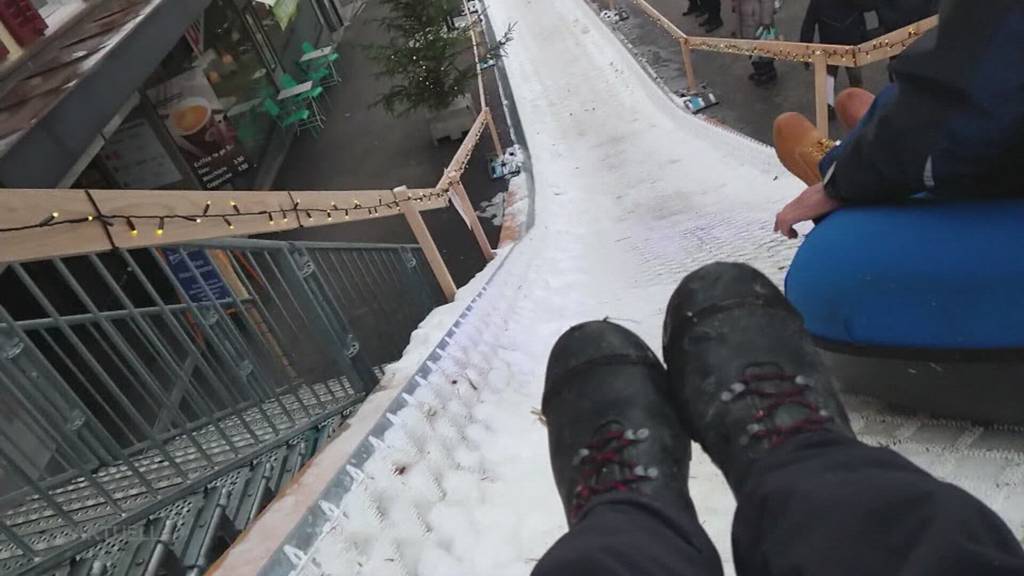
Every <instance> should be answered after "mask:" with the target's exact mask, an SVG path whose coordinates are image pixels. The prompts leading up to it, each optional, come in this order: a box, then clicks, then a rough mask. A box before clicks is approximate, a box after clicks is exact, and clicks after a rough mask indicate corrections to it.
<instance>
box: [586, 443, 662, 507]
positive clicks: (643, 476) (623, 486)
mask: <svg viewBox="0 0 1024 576" xmlns="http://www.w3.org/2000/svg"><path fill="white" fill-rule="evenodd" d="M649 437H650V431H649V430H648V429H647V428H641V429H639V430H632V429H627V430H616V431H612V432H608V433H607V434H604V435H602V436H600V437H598V438H596V439H594V440H593V441H592V442H590V443H589V444H587V445H586V447H584V448H582V449H581V450H580V451H579V452H577V453H576V457H575V458H574V459H573V465H574V466H576V467H577V468H579V469H580V482H579V484H578V485H577V486H576V491H575V493H574V494H573V504H572V509H571V511H570V514H569V516H570V518H571V519H572V520H573V521H576V519H577V518H578V517H579V515H580V513H582V512H583V509H584V508H586V506H587V504H588V503H589V502H590V501H591V500H592V499H593V498H594V497H596V496H600V495H601V494H608V493H610V492H626V491H629V490H633V489H634V488H635V486H636V485H637V484H638V483H640V482H643V481H647V480H653V479H655V478H657V477H658V469H657V468H655V467H653V466H652V467H644V466H642V465H640V464H638V463H637V462H635V461H633V460H631V459H629V458H627V457H626V454H625V451H626V449H627V448H629V447H630V446H634V445H636V444H639V443H641V442H645V441H647V439H648V438H649ZM606 472H609V473H608V474H606Z"/></svg>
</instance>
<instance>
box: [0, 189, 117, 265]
mask: <svg viewBox="0 0 1024 576" xmlns="http://www.w3.org/2000/svg"><path fill="white" fill-rule="evenodd" d="M53 212H57V213H58V214H59V217H58V220H73V219H79V218H87V217H89V216H93V215H95V214H96V210H95V209H94V208H93V206H92V203H91V202H89V197H88V196H87V195H86V194H85V192H84V191H82V190H0V228H14V227H19V226H31V225H33V224H38V223H40V222H41V221H43V220H44V219H46V218H48V217H49V216H50V215H51V213H53ZM104 228H106V226H105V225H104V224H103V223H102V222H100V221H99V220H93V221H92V222H84V223H82V224H68V225H61V226H52V227H48V228H34V229H30V230H24V231H20V232H0V262H20V261H24V260H33V259H38V258H44V257H47V256H51V255H57V256H71V255H76V254H88V253H90V252H101V251H106V250H110V249H112V248H113V247H114V246H113V244H111V241H110V239H109V238H108V237H107V233H106V232H105V231H104Z"/></svg>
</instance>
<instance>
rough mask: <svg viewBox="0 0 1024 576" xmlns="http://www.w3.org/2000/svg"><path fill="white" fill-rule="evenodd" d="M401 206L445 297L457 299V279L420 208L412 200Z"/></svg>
mask: <svg viewBox="0 0 1024 576" xmlns="http://www.w3.org/2000/svg"><path fill="white" fill-rule="evenodd" d="M395 193H396V194H401V193H402V190H401V189H400V188H399V189H396V190H395ZM401 206H402V214H403V215H405V220H406V222H408V223H409V228H411V229H412V233H413V236H415V237H416V242H418V243H419V245H420V248H422V249H423V254H424V256H426V258H427V264H429V265H430V269H431V270H432V271H433V272H434V277H435V278H437V283H438V284H440V285H441V291H442V292H444V297H445V298H446V299H447V300H448V301H449V302H451V301H453V300H455V292H456V290H457V289H456V287H455V281H454V280H452V275H451V273H450V272H448V266H447V265H445V263H444V259H443V258H441V252H440V251H439V250H438V249H437V244H435V243H434V238H433V237H431V235H430V230H428V229H427V225H426V223H424V222H423V217H422V216H420V212H419V210H417V209H416V205H415V204H413V203H410V202H406V203H403V204H402V205H401Z"/></svg>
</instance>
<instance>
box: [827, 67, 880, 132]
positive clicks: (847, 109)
mask: <svg viewBox="0 0 1024 576" xmlns="http://www.w3.org/2000/svg"><path fill="white" fill-rule="evenodd" d="M847 70H849V71H851V72H852V71H853V70H854V69H853V68H847ZM859 72H860V71H859V70H858V74H859ZM850 84H853V77H852V76H851V77H850ZM874 102H875V95H874V94H872V93H871V92H868V91H867V90H864V89H863V88H847V89H846V90H843V91H842V92H840V93H839V96H838V97H837V98H836V112H837V113H838V114H839V121H840V122H841V123H842V125H843V128H845V129H846V130H853V129H854V128H855V127H856V126H857V124H860V121H861V118H863V117H864V115H865V114H867V112H868V110H869V109H870V108H871V105H872V104H874Z"/></svg>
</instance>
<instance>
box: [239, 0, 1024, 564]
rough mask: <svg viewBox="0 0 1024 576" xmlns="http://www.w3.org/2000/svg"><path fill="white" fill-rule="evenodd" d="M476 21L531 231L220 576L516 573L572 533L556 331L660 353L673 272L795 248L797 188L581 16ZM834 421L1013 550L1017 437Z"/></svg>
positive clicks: (559, 9) (767, 264)
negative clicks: (531, 207)
mask: <svg viewBox="0 0 1024 576" xmlns="http://www.w3.org/2000/svg"><path fill="white" fill-rule="evenodd" d="M487 8H488V13H487V14H488V17H489V18H490V19H491V20H492V23H493V26H494V28H495V29H504V28H505V27H506V25H507V24H509V23H511V22H517V27H516V32H517V33H516V39H515V41H514V42H513V44H512V45H511V46H510V55H509V57H508V58H507V60H506V61H505V65H506V68H507V72H508V76H509V79H510V83H511V85H512V88H513V90H514V92H515V98H516V101H517V105H518V108H519V112H520V115H521V117H522V123H523V126H524V130H525V132H526V133H525V135H524V136H525V139H526V141H527V144H528V146H529V150H530V157H531V161H530V162H531V167H532V171H533V177H534V183H535V191H536V224H535V226H534V228H533V229H532V231H531V232H530V233H529V234H528V235H527V236H526V237H525V238H524V239H523V240H522V241H521V242H520V243H519V244H518V245H517V246H515V247H514V248H512V249H511V250H505V251H503V252H502V254H501V255H500V257H499V258H498V259H497V260H496V261H495V262H493V263H492V264H491V265H490V266H489V267H488V269H487V270H485V271H484V273H483V274H481V277H480V278H478V280H477V281H475V282H474V284H472V285H471V286H469V287H467V288H464V289H463V291H462V292H461V293H460V300H459V301H458V302H457V303H455V304H452V305H450V306H447V307H445V308H442V309H440V310H438V311H436V312H435V313H434V314H433V315H432V316H431V317H430V318H428V320H427V321H426V322H425V323H424V325H423V326H422V327H421V329H420V330H419V331H417V333H415V334H414V337H413V343H412V344H411V345H410V347H409V349H408V350H407V352H406V355H405V357H404V358H403V360H402V361H401V362H399V363H398V364H397V365H395V366H393V367H392V368H391V370H390V371H389V374H388V376H387V378H386V380H385V383H384V384H383V385H382V387H381V390H380V391H379V392H378V393H377V394H376V395H375V397H374V398H371V399H370V400H369V401H368V402H367V405H365V406H364V407H363V408H362V410H361V411H360V413H359V415H357V416H356V417H355V418H354V419H353V420H352V422H351V423H350V424H349V429H347V430H346V431H345V432H344V433H343V434H342V436H341V437H340V438H338V439H337V440H336V441H335V442H333V443H332V444H331V445H330V446H329V447H328V448H327V449H326V450H325V452H324V453H323V454H322V455H321V456H319V457H318V458H317V460H316V461H314V462H313V463H312V464H311V466H310V468H309V469H308V470H307V471H306V472H305V473H304V475H303V476H302V477H301V478H300V481H299V483H298V485H297V486H294V487H293V488H292V489H290V490H289V491H288V492H286V494H285V495H284V496H283V497H281V498H279V500H278V501H277V502H275V503H274V504H273V505H271V507H270V508H269V509H268V511H267V512H266V513H265V514H264V516H263V517H262V518H261V519H260V521H259V522H257V525H256V527H255V528H253V529H252V530H251V531H250V534H249V535H248V537H246V538H243V539H242V540H241V541H240V542H239V544H237V545H236V547H235V548H234V549H233V550H232V551H231V552H229V554H228V555H227V556H226V558H225V559H224V561H223V564H222V569H223V570H224V571H225V573H227V572H229V570H228V568H230V567H236V568H240V569H241V567H248V568H250V570H248V571H247V572H246V573H255V572H256V570H259V569H260V567H261V566H262V567H263V568H262V571H263V573H265V574H280V573H286V572H289V571H294V573H296V574H308V575H316V574H337V575H357V574H358V575H372V576H387V575H392V574H394V575H401V574H409V575H412V574H420V575H423V576H434V575H437V576H460V575H483V574H487V575H493V576H503V575H509V576H511V575H520V576H522V575H526V574H529V572H530V570H531V569H532V567H533V565H534V563H535V562H536V560H537V559H538V558H539V557H540V556H541V555H542V554H543V553H544V551H545V550H546V549H547V548H548V546H550V545H551V543H552V542H554V540H555V539H557V538H558V537H559V536H560V535H561V534H562V533H563V532H564V531H565V529H566V526H565V521H564V519H563V516H562V511H561V505H560V503H559V501H558V497H557V494H556V492H555V489H554V485H553V482H552V478H551V471H550V467H549V464H548V453H547V444H546V430H545V428H544V424H543V420H542V418H541V417H540V414H539V407H540V397H541V391H542V388H543V374H544V368H545V363H546V361H547V355H548V352H549V350H550V348H551V345H552V344H553V343H554V341H555V340H556V339H557V337H558V336H559V335H560V334H561V332H562V331H563V330H565V329H566V328H568V327H569V326H571V325H572V324H574V323H577V322H580V321H584V320H590V319H594V318H604V317H608V318H610V319H612V320H614V321H617V322H619V323H621V324H623V325H624V326H626V327H628V328H631V329H633V330H635V331H636V332H637V333H639V334H640V335H641V336H642V337H644V338H645V339H646V340H647V341H648V343H650V344H651V346H652V347H653V348H654V349H655V350H658V349H660V347H661V336H660V329H661V321H662V315H663V313H664V309H665V305H666V303H667V300H668V297H669V295H670V293H671V291H672V290H673V288H674V287H675V285H676V284H677V282H678V281H679V280H680V278H681V277H682V276H683V275H684V274H685V273H686V272H688V271H690V270H693V269H695V268H696V267H698V266H700V265H702V264H705V263H708V262H711V261H715V260H732V261H744V262H748V263H751V264H753V265H755V266H757V267H758V268H760V269H761V270H763V271H765V272H766V273H768V274H769V276H771V277H772V278H773V279H774V280H776V281H779V282H781V280H782V277H783V275H784V274H785V270H786V267H787V266H788V263H789V262H790V260H791V258H792V255H793V253H794V251H795V249H796V246H797V245H796V243H793V242H790V241H786V240H783V239H781V238H779V237H777V236H773V235H772V233H771V222H772V216H773V214H774V211H775V210H776V209H777V208H778V207H779V206H780V205H781V204H782V203H783V202H784V201H785V200H786V199H787V198H788V197H789V196H790V195H792V194H795V193H796V192H798V191H799V190H800V188H801V186H800V184H799V182H798V181H797V180H796V179H794V178H792V177H791V176H790V175H789V174H788V173H786V172H785V170H784V169H783V168H782V167H781V166H780V165H779V164H778V162H777V161H776V159H775V157H774V154H773V153H772V152H771V150H769V149H768V148H767V147H764V146H763V145H761V144H758V143H756V142H753V141H750V140H748V139H746V138H744V137H741V136H737V135H735V134H733V133H731V132H728V131H725V130H722V129H720V128H717V127H715V126H712V125H709V124H706V123H704V122H703V121H701V120H698V119H695V118H693V117H691V116H689V115H687V114H686V113H685V112H683V111H682V110H681V109H680V108H679V107H677V106H676V104H675V103H674V102H673V101H672V99H670V98H669V97H668V96H667V95H666V94H665V93H663V92H662V90H661V89H660V88H659V87H658V86H657V85H656V84H655V83H654V82H652V81H651V79H650V78H648V77H647V76H646V75H645V73H644V71H643V70H642V69H641V67H640V66H639V65H638V64H637V63H636V62H635V61H634V59H633V58H632V57H631V55H630V54H629V52H628V51H627V50H626V49H625V48H624V47H623V46H622V45H621V44H620V43H619V41H618V40H617V39H616V37H615V36H614V34H613V33H612V32H611V31H610V30H609V29H608V28H607V27H606V26H605V25H604V24H603V23H602V22H601V20H600V18H599V17H598V16H597V15H596V14H595V13H594V12H593V10H592V9H591V8H590V7H589V6H587V5H586V4H585V3H584V1H583V0H558V1H554V2H553V1H550V0H488V2H487ZM765 121H766V122H767V121H769V119H765ZM485 282H486V288H482V286H483V284H484V283H485ZM474 295H476V297H475V299H474V300H473V301H472V304H470V306H469V308H466V305H467V303H468V302H469V300H468V298H470V297H472V296H474ZM456 317H459V320H458V321H457V323H456V325H455V326H454V327H453V328H452V329H451V330H449V327H451V326H452V322H453V321H455V320H456ZM446 331H448V332H447V334H446V333H445V332H446ZM438 342H440V343H441V344H440V346H438V347H436V348H435V344H437V343H438ZM425 359H426V361H424V360H425ZM848 404H849V408H850V409H851V412H852V415H853V420H854V426H855V428H856V429H857V431H858V432H859V434H860V435H861V437H862V438H864V439H865V440H866V441H868V442H872V443H875V444H879V445H887V446H892V447H894V448H896V449H897V450H899V451H900V452H901V453H903V454H905V455H907V456H908V457H910V458H911V459H912V460H914V461H915V462H918V463H919V464H921V465H922V466H924V467H926V468H927V469H929V470H930V471H932V472H934V473H936V474H938V475H939V476H941V477H944V478H947V479H949V480H951V481H954V482H957V483H959V484H961V485H962V486H964V487H965V488H967V489H968V490H970V491H972V492H973V493H975V494H976V495H978V496H979V497H981V498H982V499H983V500H985V501H986V502H987V503H989V504H990V505H991V506H993V507H994V508H995V509H996V510H998V511H999V512H1000V513H1001V514H1003V515H1004V516H1005V518H1006V519H1007V521H1009V522H1010V523H1011V525H1012V527H1013V529H1014V530H1015V531H1016V532H1017V533H1018V534H1021V533H1024V456H1022V454H1024V432H1022V431H1021V430H1013V429H1001V430H993V429H982V428H978V427H974V426H971V425H969V424H960V423H952V422H939V421H931V420H928V419H925V418H920V417H916V416H914V415H911V414H896V413H892V412H890V411H888V410H887V409H886V408H885V407H884V406H881V405H878V404H875V403H873V402H871V401H868V400H864V399H858V398H849V399H848ZM360 441H362V443H361V444H360ZM353 456H354V459H351V460H350V458H351V457H353ZM690 486H691V492H692V494H693V497H694V500H695V502H696V504H697V508H698V510H699V513H700V515H701V518H702V521H703V522H704V524H705V526H706V528H707V530H708V532H709V533H710V535H711V537H712V538H713V539H714V541H715V542H716V544H717V545H718V547H719V550H720V552H721V554H722V557H723V560H724V561H725V562H726V564H727V572H730V573H731V571H732V567H731V561H732V558H731V553H730V544H729V529H730V523H731V519H732V513H733V509H734V501H733V498H732V496H731V494H730V493H729V491H728V488H727V487H726V484H725V482H724V480H723V479H722V478H721V476H720V475H719V473H718V472H717V471H716V470H715V469H714V467H713V466H712V465H711V463H710V461H709V460H708V459H707V457H706V456H704V455H703V453H701V452H700V450H699V449H698V450H697V451H696V452H695V457H694V462H693V465H692V478H691V480H690ZM296 517H300V518H301V519H302V520H301V524H302V526H300V527H299V528H295V525H294V521H295V518H296ZM266 562H269V564H267V563H266Z"/></svg>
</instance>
